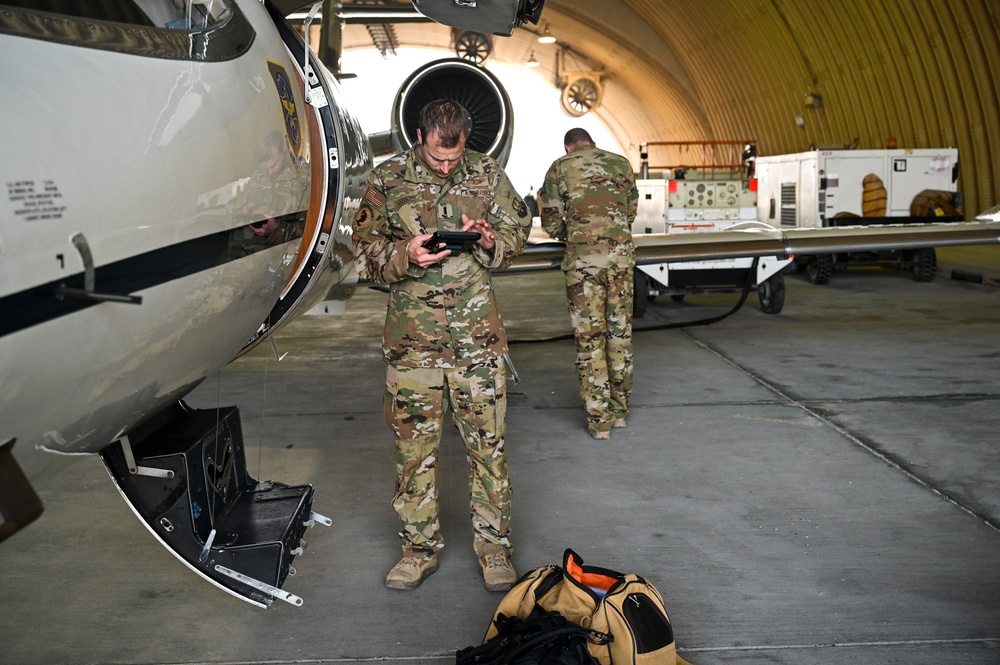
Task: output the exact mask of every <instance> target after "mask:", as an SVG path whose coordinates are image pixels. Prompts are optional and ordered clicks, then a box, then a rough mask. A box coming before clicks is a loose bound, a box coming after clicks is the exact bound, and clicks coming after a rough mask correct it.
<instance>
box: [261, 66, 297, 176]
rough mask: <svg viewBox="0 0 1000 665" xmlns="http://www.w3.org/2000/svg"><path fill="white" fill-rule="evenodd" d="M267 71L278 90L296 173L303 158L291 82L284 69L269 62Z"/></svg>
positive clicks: (286, 135) (289, 149)
mask: <svg viewBox="0 0 1000 665" xmlns="http://www.w3.org/2000/svg"><path fill="white" fill-rule="evenodd" d="M267 69H268V71H270V72H271V79H272V80H273V81H274V87H275V88H277V90H278V100H279V101H280V102H281V115H282V118H283V119H284V121H285V138H286V139H287V141H288V151H289V153H290V154H291V159H292V164H293V165H294V166H295V170H296V171H297V170H298V169H299V167H300V166H302V162H303V161H304V157H303V155H302V125H301V123H300V121H299V111H298V108H297V107H296V106H295V95H294V94H293V93H292V82H291V79H289V78H288V73H287V72H286V71H285V68H284V67H282V66H281V65H279V64H278V63H276V62H272V61H271V60H268V61H267Z"/></svg>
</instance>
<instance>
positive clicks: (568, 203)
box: [539, 145, 639, 431]
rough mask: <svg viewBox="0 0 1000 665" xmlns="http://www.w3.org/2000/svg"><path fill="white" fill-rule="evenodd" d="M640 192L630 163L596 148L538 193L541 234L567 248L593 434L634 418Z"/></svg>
mask: <svg viewBox="0 0 1000 665" xmlns="http://www.w3.org/2000/svg"><path fill="white" fill-rule="evenodd" d="M638 201H639V192H638V190H637V189H636V186H635V176H634V175H633V173H632V167H631V165H630V164H629V163H628V160H626V159H625V158H624V157H622V156H620V155H616V154H614V153H611V152H607V151H605V150H601V149H599V148H596V147H594V146H592V145H586V146H580V147H577V148H576V149H575V150H573V151H572V152H570V153H567V154H566V155H563V156H562V157H560V158H559V159H557V160H555V161H554V162H553V163H552V166H550V167H549V170H548V172H547V173H546V174H545V181H544V183H543V184H542V188H541V189H540V190H539V204H540V207H541V217H542V227H543V228H544V229H545V231H546V232H547V233H548V234H549V235H550V236H552V237H553V238H557V239H559V240H563V241H565V242H566V254H565V256H564V257H563V263H562V269H563V271H564V272H565V275H566V296H567V299H568V301H569V314H570V318H571V319H572V322H573V328H574V331H575V334H576V368H577V374H578V376H579V379H580V396H581V397H583V401H584V404H585V406H586V409H587V421H588V427H589V428H590V429H591V431H607V430H609V429H610V428H611V426H612V423H614V422H615V421H616V420H618V419H623V418H627V417H628V413H629V407H628V399H629V395H630V394H631V392H632V376H633V368H632V299H633V288H634V287H633V282H632V270H633V268H634V266H635V245H633V243H632V231H631V227H632V221H633V220H634V219H635V215H636V211H637V206H638Z"/></svg>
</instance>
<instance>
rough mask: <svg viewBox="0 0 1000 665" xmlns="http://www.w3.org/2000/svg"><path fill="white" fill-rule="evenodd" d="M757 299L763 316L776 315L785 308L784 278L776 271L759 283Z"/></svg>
mask: <svg viewBox="0 0 1000 665" xmlns="http://www.w3.org/2000/svg"><path fill="white" fill-rule="evenodd" d="M759 289H760V290H759V291H757V297H758V298H759V299H760V309H761V311H762V312H764V313H765V314H777V313H778V312H780V311H781V309H782V308H783V307H784V306H785V277H784V275H782V274H781V271H778V272H776V273H774V274H773V275H771V276H770V277H768V278H767V279H765V280H764V281H763V282H761V283H760V287H759Z"/></svg>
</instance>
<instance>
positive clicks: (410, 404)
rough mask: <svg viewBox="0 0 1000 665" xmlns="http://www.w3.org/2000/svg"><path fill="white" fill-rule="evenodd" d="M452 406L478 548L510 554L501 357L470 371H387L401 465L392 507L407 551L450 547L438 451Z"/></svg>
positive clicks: (388, 411) (388, 405)
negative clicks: (440, 490)
mask: <svg viewBox="0 0 1000 665" xmlns="http://www.w3.org/2000/svg"><path fill="white" fill-rule="evenodd" d="M449 405H450V406H451V411H452V422H454V423H455V426H456V427H457V428H458V431H459V433H460V434H461V437H462V441H464V442H465V448H466V452H467V456H466V458H467V461H468V465H469V479H468V480H469V510H470V512H471V514H472V527H473V531H474V532H475V538H474V541H473V547H474V549H475V550H476V552H477V554H479V555H483V554H487V553H491V552H504V553H507V554H510V552H511V550H512V546H511V543H510V538H509V534H510V502H511V485H510V480H509V478H508V474H507V456H506V452H505V442H504V430H505V418H506V411H507V392H506V371H505V367H504V365H503V361H502V359H501V358H496V359H494V360H493V361H490V362H489V363H488V364H480V365H476V366H473V367H471V368H468V369H422V368H404V367H394V366H391V365H390V366H389V367H388V370H387V372H386V390H385V418H386V422H387V423H389V427H391V428H392V430H393V433H394V434H395V453H394V455H395V462H396V488H395V494H394V496H393V499H392V507H393V509H394V510H395V511H396V514H397V515H398V516H399V520H400V523H401V529H400V532H399V537H400V539H401V540H402V545H403V553H404V554H417V555H421V556H424V557H430V556H432V555H433V554H436V553H437V552H439V551H440V550H441V548H442V547H444V538H443V537H442V536H441V523H440V519H439V516H438V453H439V447H440V442H441V434H442V426H443V423H444V415H445V411H446V410H447V408H448V406H449Z"/></svg>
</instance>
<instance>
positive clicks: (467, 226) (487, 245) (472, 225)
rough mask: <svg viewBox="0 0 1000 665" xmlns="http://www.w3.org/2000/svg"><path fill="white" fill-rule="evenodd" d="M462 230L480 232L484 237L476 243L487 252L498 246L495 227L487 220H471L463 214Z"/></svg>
mask: <svg viewBox="0 0 1000 665" xmlns="http://www.w3.org/2000/svg"><path fill="white" fill-rule="evenodd" d="M462 230H463V231H478V232H479V233H481V234H482V236H481V237H480V238H479V240H477V241H476V242H477V243H478V244H479V246H480V247H482V248H483V249H486V250H492V249H493V247H494V246H495V245H496V241H497V237H496V235H495V234H494V233H493V227H492V226H490V223H489V222H487V221H486V220H485V219H469V216H468V215H466V214H465V213H464V212H463V213H462Z"/></svg>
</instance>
